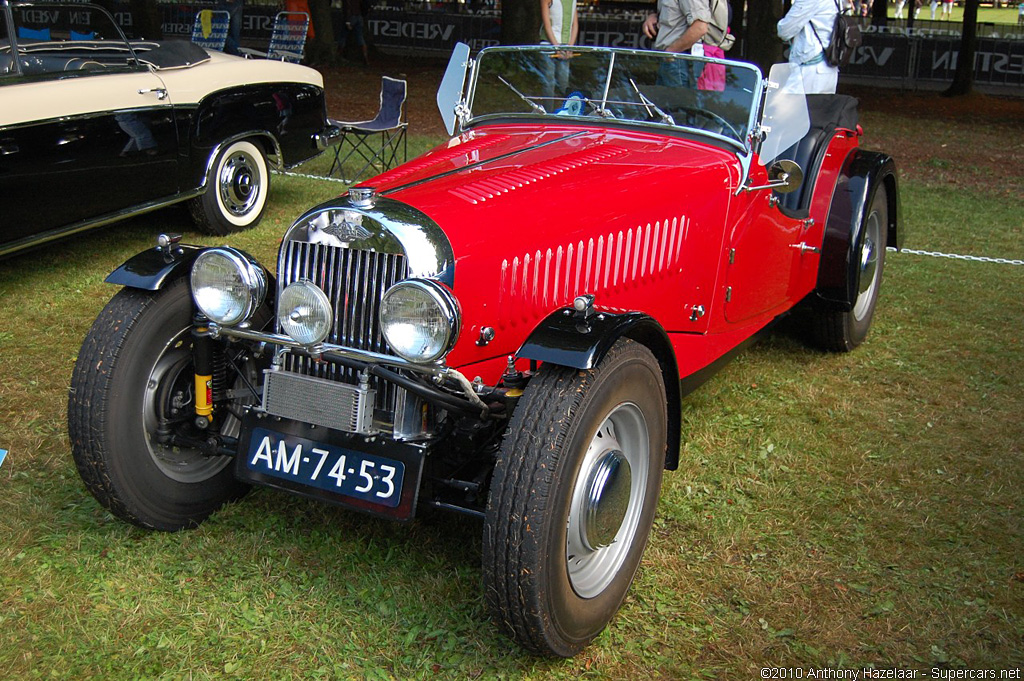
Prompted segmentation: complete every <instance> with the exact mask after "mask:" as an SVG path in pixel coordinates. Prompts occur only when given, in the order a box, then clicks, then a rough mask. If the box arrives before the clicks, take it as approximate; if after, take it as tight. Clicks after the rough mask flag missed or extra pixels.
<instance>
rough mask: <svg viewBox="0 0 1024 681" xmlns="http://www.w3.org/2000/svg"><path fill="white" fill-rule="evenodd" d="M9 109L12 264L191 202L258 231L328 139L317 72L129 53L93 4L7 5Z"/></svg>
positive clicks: (8, 249)
mask: <svg viewBox="0 0 1024 681" xmlns="http://www.w3.org/2000/svg"><path fill="white" fill-rule="evenodd" d="M0 101H2V102H3V105H2V106H0V256H3V255H6V254H8V253H12V252H14V251H18V250H21V249H23V248H27V247H29V246H32V245H35V244H39V243H43V242H45V241H49V240H51V239H55V238H58V237H61V236H64V235H67V234H71V233H73V232H78V231H81V230H84V229H88V228H92V227H97V226H100V225H104V224H107V223H110V222H112V221H114V220H119V219H122V218H125V217H128V216H131V215H135V214H138V213H141V212H145V211H149V210H153V209H156V208H160V207H162V206H166V205H168V204H171V203H176V202H179V201H188V202H189V208H190V209H191V214H192V216H193V218H194V220H195V222H196V224H197V226H198V227H199V228H200V229H202V230H203V231H206V232H209V233H213V234H227V233H229V232H232V231H236V230H239V229H244V228H247V227H251V226H253V225H255V224H256V223H257V222H258V221H259V220H260V218H261V216H262V214H263V209H264V206H265V205H266V200H267V192H268V189H269V185H270V174H269V172H268V171H269V168H270V167H285V166H292V165H295V164H297V163H300V162H302V161H304V160H306V159H308V158H309V157H311V156H313V155H314V154H316V153H317V151H318V140H323V139H324V137H323V133H324V131H325V130H326V128H327V123H326V109H325V106H324V90H323V79H322V77H321V76H320V74H319V73H317V72H316V71H314V70H312V69H309V68H306V67H303V66H299V65H297V64H287V63H283V62H276V61H267V60H246V59H242V58H239V57H233V56H229V55H225V54H221V53H219V52H207V51H206V50H203V49H202V48H200V47H198V46H196V45H193V44H192V43H190V42H186V41H181V40H177V41H161V42H152V41H144V40H132V41H128V40H126V39H125V37H124V34H123V33H122V32H121V30H120V28H118V26H117V24H116V23H115V22H114V20H113V18H112V17H111V16H110V14H108V13H107V12H106V10H104V9H102V8H100V7H96V6H94V5H89V4H83V3H66V4H61V3H32V2H9V1H8V0H0Z"/></svg>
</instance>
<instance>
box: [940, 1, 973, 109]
mask: <svg viewBox="0 0 1024 681" xmlns="http://www.w3.org/2000/svg"><path fill="white" fill-rule="evenodd" d="M980 2H981V0H966V2H965V4H964V25H963V33H962V34H961V36H960V52H959V54H957V57H956V70H955V71H953V82H952V83H951V84H950V86H949V89H948V90H946V91H945V92H943V93H942V94H943V96H945V97H962V96H964V95H969V94H970V93H971V91H972V90H973V89H974V53H975V52H976V51H977V49H978V5H979V4H980Z"/></svg>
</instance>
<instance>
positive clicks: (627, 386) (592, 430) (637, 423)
mask: <svg viewBox="0 0 1024 681" xmlns="http://www.w3.org/2000/svg"><path fill="white" fill-rule="evenodd" d="M666 429H667V406H666V397H665V383H664V379H663V377H662V374H661V370H660V368H659V366H658V362H657V360H656V359H655V358H654V356H653V355H652V354H651V352H650V351H649V350H648V349H647V348H645V347H644V346H642V345H640V344H638V343H635V342H633V341H631V340H628V339H622V340H620V341H618V342H617V343H616V344H615V346H614V347H613V348H612V349H611V350H610V351H609V353H608V354H607V355H606V356H605V358H604V360H603V361H602V362H601V364H600V365H599V366H598V367H597V368H596V369H594V370H591V371H578V370H575V369H570V368H567V367H559V366H554V365H544V366H543V367H542V368H541V370H540V372H539V373H538V375H537V376H535V377H534V378H533V379H532V380H531V381H530V383H529V385H528V386H527V388H526V390H525V392H524V394H523V396H522V398H521V399H520V401H519V405H518V406H517V407H516V411H515V414H514V415H513V417H512V421H511V422H510V424H509V428H508V433H507V434H506V436H505V440H504V442H503V443H502V447H501V451H500V452H499V455H498V461H497V463H496V465H495V469H494V476H493V479H492V482H491V491H490V497H489V499H488V503H487V512H486V515H485V521H484V542H483V573H484V585H485V592H486V596H487V601H488V605H489V607H490V610H491V613H492V616H493V617H494V619H495V620H496V621H497V622H498V623H499V625H500V626H501V627H502V628H503V629H504V630H505V631H506V633H508V634H509V635H510V636H511V637H512V638H513V639H515V640H516V641H517V642H518V643H520V644H521V645H522V646H524V647H525V648H527V649H528V650H531V651H532V652H534V653H537V654H541V655H550V656H559V657H571V656H573V655H575V654H576V653H578V652H579V651H580V650H582V649H583V647H584V646H585V645H587V643H589V642H590V641H591V640H592V639H593V638H594V637H595V636H597V635H598V634H599V633H600V632H601V631H602V630H603V629H604V627H605V626H606V625H607V624H608V622H609V621H611V619H612V617H613V616H614V615H615V613H616V611H617V610H618V609H619V606H620V605H621V604H622V601H623V599H624V598H625V595H626V591H627V589H628V588H629V585H630V583H631V582H632V581H633V577H634V575H635V574H636V571H637V568H638V567H639V565H640V558H641V557H642V555H643V552H644V548H645V547H646V544H647V537H648V535H649V533H650V529H651V525H652V523H653V521H654V511H655V507H656V506H657V501H658V492H659V490H660V488H661V473H662V469H663V468H664V465H665V451H666V439H667V430H666Z"/></svg>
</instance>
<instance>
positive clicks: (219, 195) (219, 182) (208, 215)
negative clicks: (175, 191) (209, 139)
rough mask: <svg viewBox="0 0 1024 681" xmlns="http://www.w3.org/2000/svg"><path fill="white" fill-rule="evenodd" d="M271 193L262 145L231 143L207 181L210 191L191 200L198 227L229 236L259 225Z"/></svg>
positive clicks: (211, 232) (248, 142) (244, 142)
mask: <svg viewBox="0 0 1024 681" xmlns="http://www.w3.org/2000/svg"><path fill="white" fill-rule="evenodd" d="M269 191H270V171H269V170H268V167H267V159H266V156H265V155H264V154H263V150H262V149H261V148H260V147H259V145H257V144H254V143H253V142H250V141H248V140H239V141H237V142H233V143H231V144H229V145H228V146H227V147H225V148H224V149H222V150H221V152H220V153H219V154H217V158H216V160H215V161H214V163H213V165H212V166H211V167H210V173H209V176H208V177H207V178H206V192H205V193H204V194H203V195H202V196H199V197H196V198H194V199H192V200H191V201H189V203H188V206H189V212H190V213H191V214H192V220H193V222H195V224H196V227H198V228H199V229H200V230H201V231H203V232H205V233H207V234H213V235H215V236H225V235H227V234H231V233H232V232H238V231H241V230H243V229H249V228H250V227H255V226H256V225H258V224H259V222H260V220H261V219H262V218H263V209H264V208H266V205H267V194H268V193H269Z"/></svg>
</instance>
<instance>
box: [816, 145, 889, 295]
mask: <svg viewBox="0 0 1024 681" xmlns="http://www.w3.org/2000/svg"><path fill="white" fill-rule="evenodd" d="M879 188H884V189H885V192H886V197H887V200H888V204H889V205H888V208H889V210H888V216H889V224H888V226H887V232H886V245H887V246H889V247H892V248H897V249H899V248H902V247H903V240H904V230H903V228H902V220H901V219H900V218H901V216H900V202H899V182H898V179H897V174H896V164H895V162H894V161H893V160H892V157H890V156H889V155H887V154H882V153H879V152H875V151H864V150H863V149H855V150H854V151H852V152H851V153H850V155H849V156H847V158H846V161H845V162H844V164H843V168H842V171H841V172H840V174H839V180H838V182H837V183H836V189H835V192H834V193H833V194H832V204H831V206H829V211H828V218H827V219H826V222H825V234H824V238H823V240H822V245H821V263H820V265H819V267H818V281H817V285H816V287H815V290H814V294H813V295H812V301H813V303H814V304H815V305H817V306H820V307H823V308H826V309H835V310H841V311H844V312H846V311H849V310H851V309H853V304H854V302H855V301H856V300H857V292H858V279H857V278H858V273H859V269H858V263H857V253H858V244H859V240H860V235H861V228H862V227H863V220H864V213H865V209H866V208H867V207H868V206H870V205H871V201H872V200H873V199H874V197H875V193H876V192H877V191H878V190H879Z"/></svg>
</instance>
